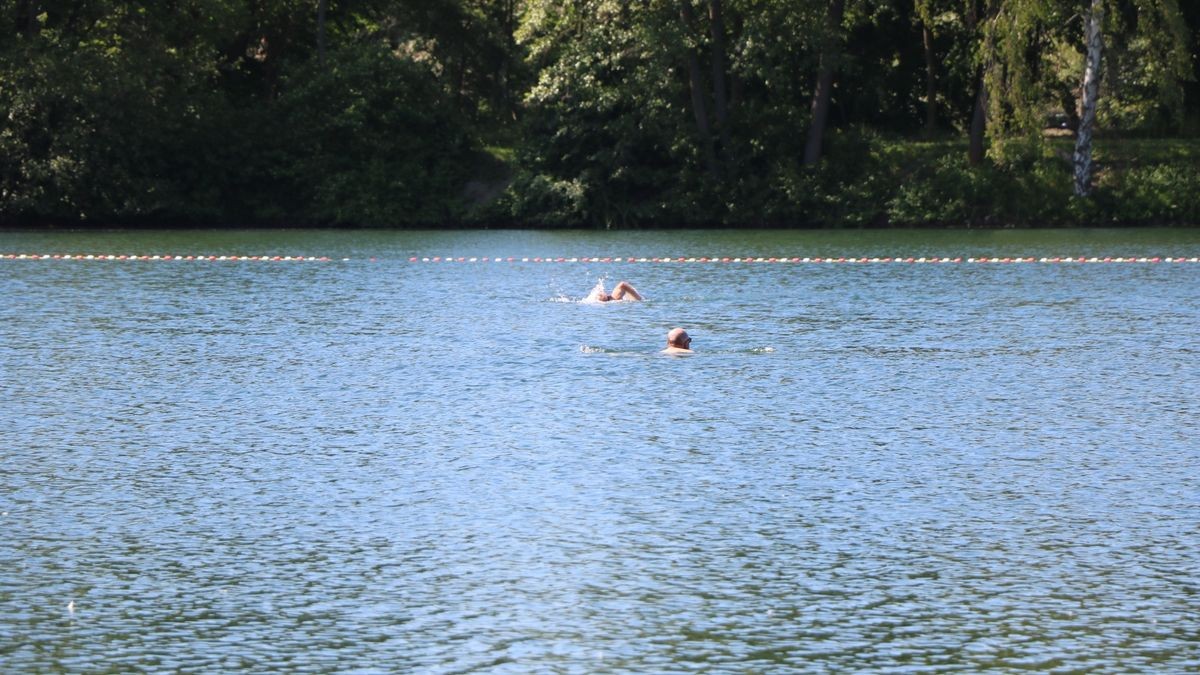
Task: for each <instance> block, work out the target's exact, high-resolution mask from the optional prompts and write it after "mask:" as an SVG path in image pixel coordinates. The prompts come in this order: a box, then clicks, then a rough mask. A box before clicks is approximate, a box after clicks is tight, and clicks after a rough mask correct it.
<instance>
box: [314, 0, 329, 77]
mask: <svg viewBox="0 0 1200 675" xmlns="http://www.w3.org/2000/svg"><path fill="white" fill-rule="evenodd" d="M328 11H329V0H318V1H317V63H320V64H321V65H325V14H326V12H328Z"/></svg>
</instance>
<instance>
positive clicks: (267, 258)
mask: <svg viewBox="0 0 1200 675" xmlns="http://www.w3.org/2000/svg"><path fill="white" fill-rule="evenodd" d="M0 259H4V260H135V261H149V260H153V261H174V260H183V261H189V262H241V261H253V262H329V261H331V260H333V258H329V257H325V256H321V257H317V256H302V255H113V254H111V253H109V254H92V253H88V254H70V253H67V254H58V253H54V254H50V253H4V254H0ZM341 260H343V261H345V260H349V258H342V259H341Z"/></svg>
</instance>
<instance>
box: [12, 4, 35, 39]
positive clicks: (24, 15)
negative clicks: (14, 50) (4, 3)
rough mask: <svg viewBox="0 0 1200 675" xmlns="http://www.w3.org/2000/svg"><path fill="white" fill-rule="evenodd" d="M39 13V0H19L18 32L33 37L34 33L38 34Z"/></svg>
mask: <svg viewBox="0 0 1200 675" xmlns="http://www.w3.org/2000/svg"><path fill="white" fill-rule="evenodd" d="M37 15H38V8H37V0H17V14H16V26H17V32H18V33H21V34H23V35H25V37H33V36H34V35H37V33H38V20H37Z"/></svg>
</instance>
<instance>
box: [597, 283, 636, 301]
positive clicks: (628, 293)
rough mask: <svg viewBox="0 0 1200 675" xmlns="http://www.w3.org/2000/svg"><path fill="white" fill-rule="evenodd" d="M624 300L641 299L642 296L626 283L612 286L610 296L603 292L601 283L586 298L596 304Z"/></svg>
mask: <svg viewBox="0 0 1200 675" xmlns="http://www.w3.org/2000/svg"><path fill="white" fill-rule="evenodd" d="M626 298H628V299H630V300H641V299H642V294H641V293H638V292H637V289H636V288H634V287H633V286H632V285H630V283H629V282H628V281H619V282H617V285H616V286H613V292H612V295H609V294H608V293H605V292H604V283H603V281H602V282H601V283H599V284H596V288H595V289H593V290H592V293H591V295H589V296H588V299H589V300H595V301H597V302H610V301H612V300H625V299H626Z"/></svg>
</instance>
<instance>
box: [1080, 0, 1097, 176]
mask: <svg viewBox="0 0 1200 675" xmlns="http://www.w3.org/2000/svg"><path fill="white" fill-rule="evenodd" d="M1091 1H1092V4H1091V7H1090V8H1089V9H1088V11H1087V13H1086V14H1084V20H1083V22H1084V25H1085V26H1086V35H1087V37H1086V43H1087V58H1086V60H1085V63H1086V64H1087V65H1086V66H1084V71H1083V88H1082V94H1081V95H1080V105H1079V108H1080V110H1081V111H1082V113H1081V114H1080V116H1079V130H1078V131H1077V132H1076V135H1075V155H1074V163H1075V194H1076V195H1077V196H1079V197H1086V196H1088V195H1089V194H1090V193H1091V191H1092V125H1093V124H1094V123H1095V121H1096V99H1097V97H1098V96H1099V94H1100V52H1101V50H1102V49H1103V46H1104V43H1103V41H1102V39H1101V36H1100V26H1101V24H1102V23H1103V21H1104V0H1091Z"/></svg>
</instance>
